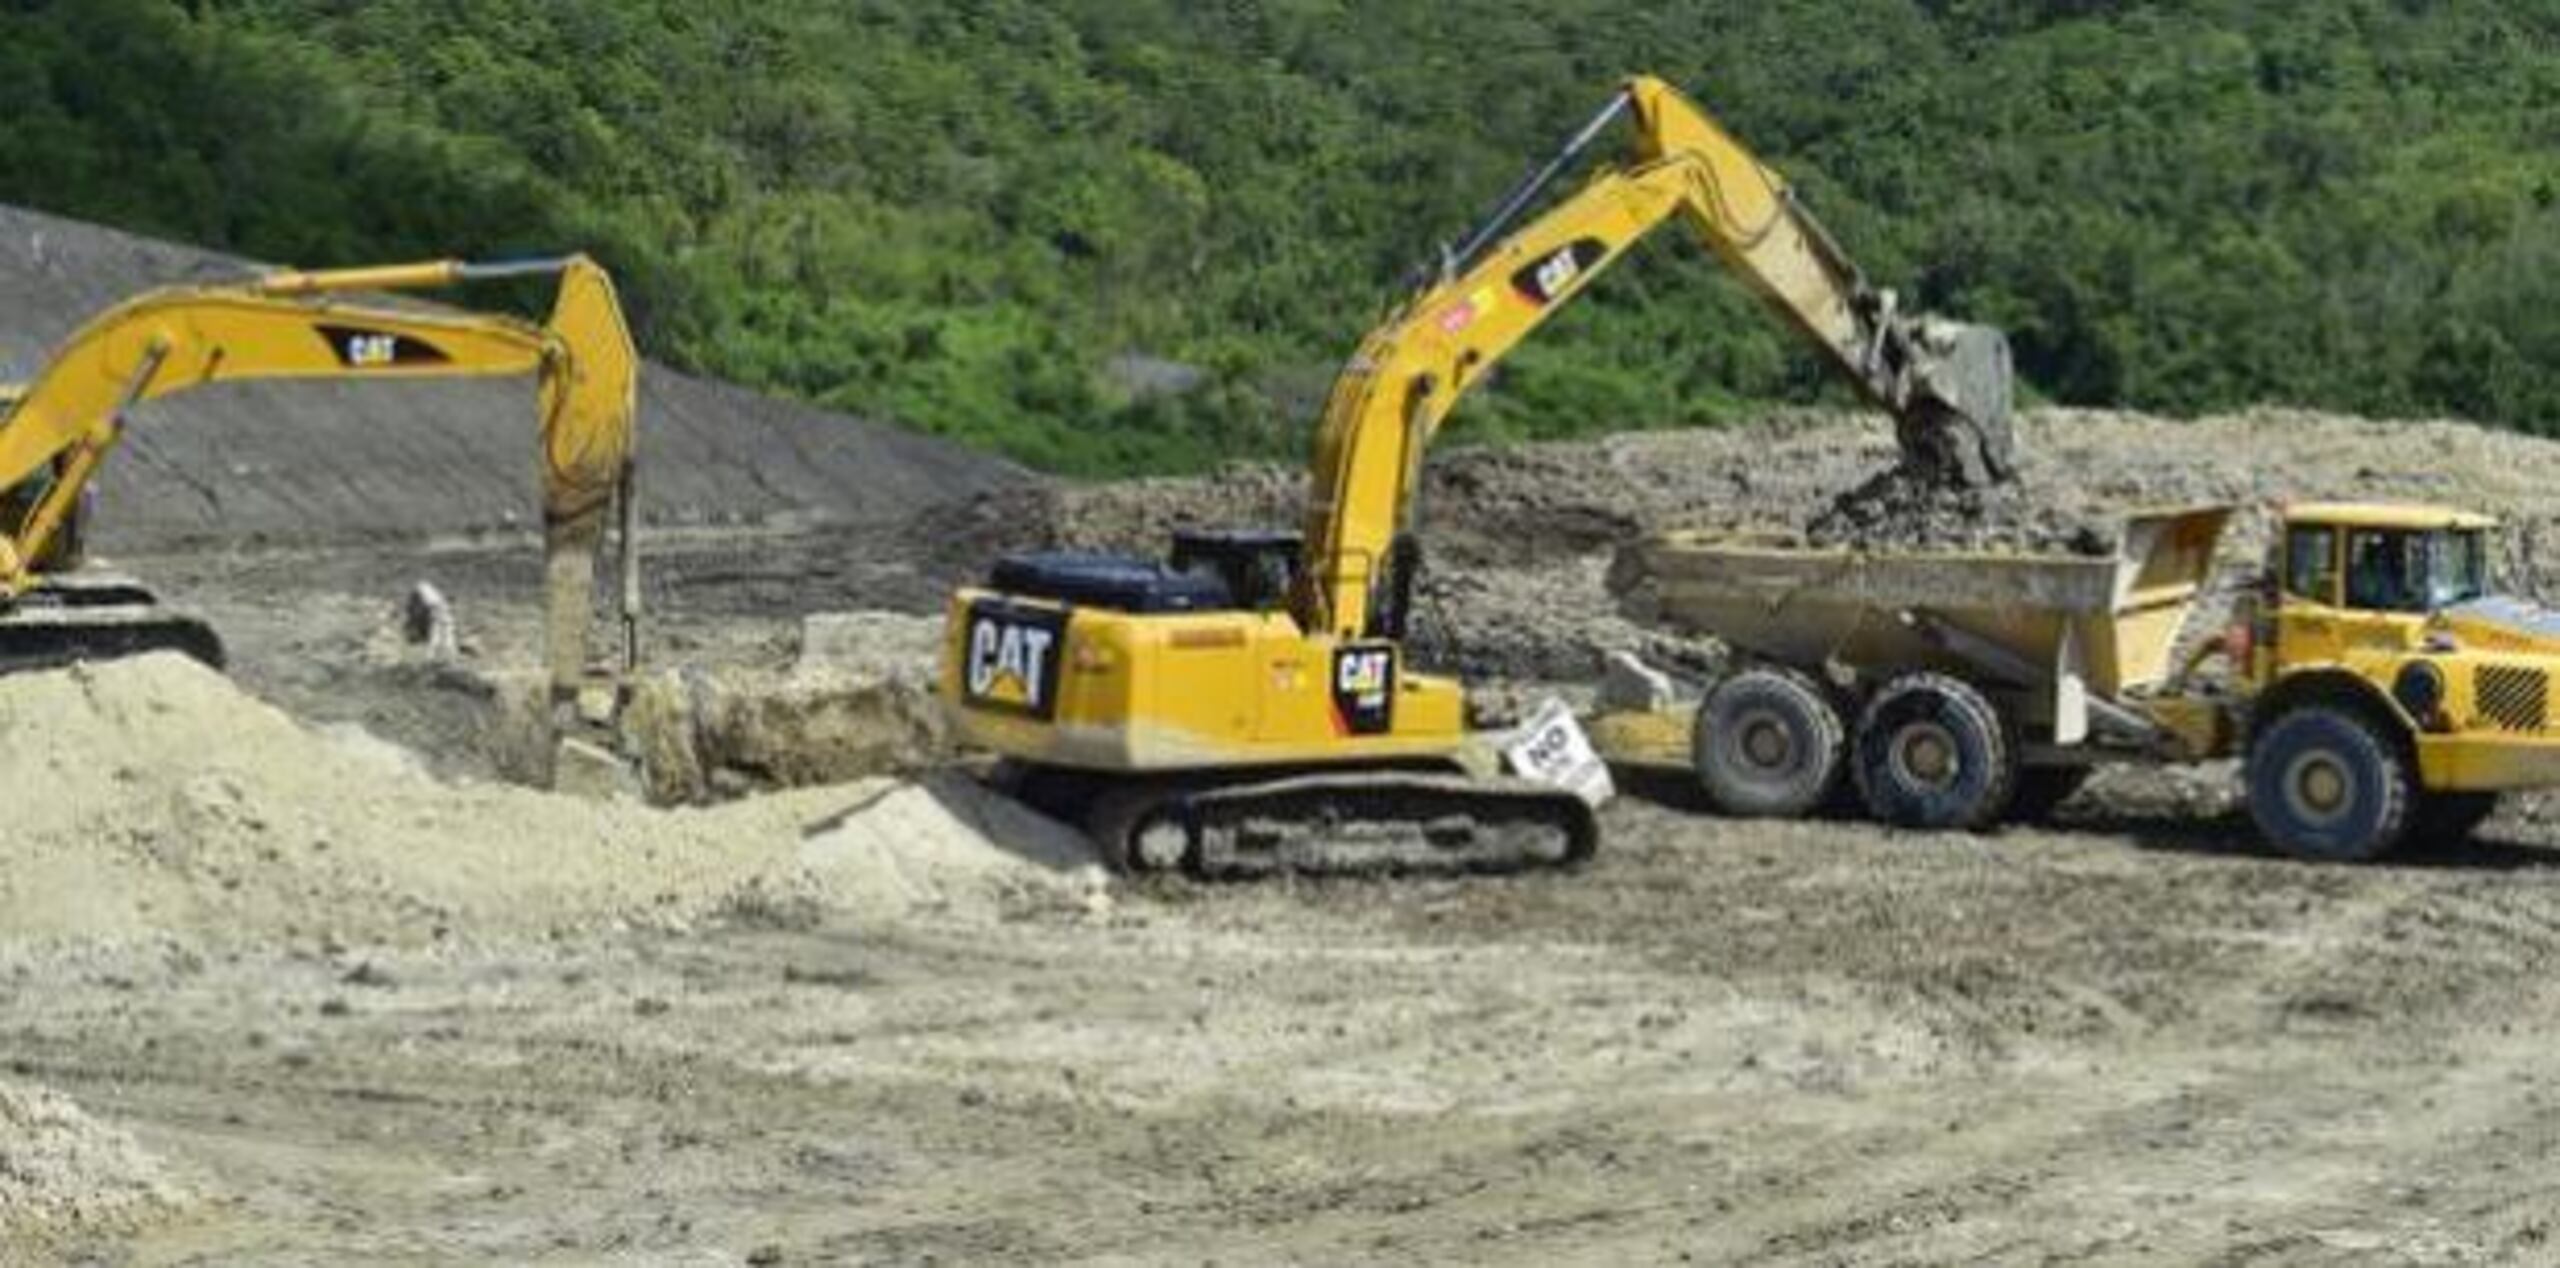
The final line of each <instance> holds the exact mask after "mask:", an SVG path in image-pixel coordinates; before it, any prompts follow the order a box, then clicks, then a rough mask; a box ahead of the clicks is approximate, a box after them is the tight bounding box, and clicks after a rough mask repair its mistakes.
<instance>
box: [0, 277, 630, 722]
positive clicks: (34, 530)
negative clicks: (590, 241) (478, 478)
mask: <svg viewBox="0 0 2560 1268" xmlns="http://www.w3.org/2000/svg"><path fill="white" fill-rule="evenodd" d="M537 275H548V276H555V277H557V278H558V279H559V292H558V295H557V297H556V299H555V300H554V305H553V308H552V312H551V316H550V320H549V321H548V322H547V323H546V324H544V325H541V326H536V325H534V324H532V323H531V322H527V321H523V320H520V319H517V318H514V317H508V316H499V315H491V314H484V313H470V312H453V311H448V310H437V309H427V308H425V307H423V306H420V307H405V306H403V307H394V306H391V305H388V304H385V303H383V302H381V301H379V300H374V301H364V300H354V299H348V298H345V297H346V296H349V295H350V294H357V295H370V294H376V293H383V292H405V291H416V290H422V289H429V288H442V287H450V286H457V285H461V284H464V283H470V282H484V281H493V280H498V279H504V278H516V277H525V276H537ZM638 364H639V358H638V354H637V352H636V351H635V350H634V349H633V347H632V342H631V335H630V331H629V329H628V328H627V326H626V325H625V323H624V321H623V315H622V307H621V303H620V301H619V299H618V298H617V297H616V295H615V292H614V286H613V280H612V278H611V277H610V276H609V275H608V274H607V273H606V272H605V270H604V269H603V268H602V267H601V266H599V265H598V264H596V263H595V262H594V261H593V260H590V259H588V258H587V257H585V256H569V257H565V258H559V259H546V260H528V261H509V262H503V263H490V264H471V263H463V262H460V261H453V260H444V261H433V262H429V263H423V264H407V265H393V266H387V267H375V268H355V269H339V270H331V271H323V272H301V271H295V270H285V271H280V272H275V273H271V274H268V275H265V276H262V277H257V278H253V279H250V280H247V281H243V282H239V283H236V284H227V285H206V286H177V287H169V288H165V289H162V290H156V291H152V292H150V293H147V294H144V295H142V296H139V297H137V298H134V299H131V300H128V301H126V302H125V303H123V304H121V305H119V306H117V307H115V308H113V309H111V310H109V311H107V312H106V313H104V314H102V315H100V316H98V317H97V318H95V319H93V320H92V321H90V322H89V324H88V325H86V326H85V327H83V328H81V329H80V331H79V332H78V333H76V334H74V335H72V336H71V338H70V339H69V340H68V341H67V342H65V343H64V344H63V345H62V346H61V347H59V348H58V349H56V350H55V352H54V354H53V356H52V359H51V360H50V361H48V362H46V363H45V365H44V366H43V367H42V369H41V370H40V371H39V372H38V373H37V374H36V375H35V377H34V378H32V379H31V380H30V381H28V382H27V383H25V384H23V385H0V672H7V671H11V670H24V669H34V668H47V667H53V666H59V665H65V664H69V663H72V662H75V661H96V660H107V659H113V658H116V657H120V656H131V655H138V654H141V653H145V652H153V651H176V652H182V653H185V654H187V655H190V656H193V657H195V658H197V659H199V660H201V661H204V662H205V663H207V664H209V665H212V666H214V667H216V668H219V667H220V666H221V664H222V660H223V648H222V642H221V639H220V637H219V636H218V635H216V633H215V632H214V631H213V630H212V629H211V628H210V627H209V626H207V625H206V624H205V622H203V621H202V620H201V619H199V618H197V617H195V616H193V615H191V614H189V613H186V612H184V611H182V610H179V609H176V608H173V607H170V606H168V605H166V604H164V603H162V602H161V601H160V600H159V598H158V597H157V596H156V595H154V594H153V593H152V592H151V590H150V589H149V588H147V587H145V586H143V585H142V584H140V583H139V582H136V581H133V580H131V579H129V578H125V577H121V576H115V575H110V574H106V573H103V572H101V571H99V570H97V569H95V568H93V567H91V566H89V565H88V561H87V560H86V559H85V558H84V554H85V552H84V551H83V550H82V545H81V543H82V536H83V528H84V523H83V521H84V520H85V519H86V517H87V514H88V507H89V503H90V496H89V495H90V490H91V488H92V486H93V483H94V481H95V480H96V478H97V475H98V472H99V470H100V469H101V466H102V465H103V464H104V463H105V462H106V461H107V460H108V459H109V458H110V456H111V455H112V454H113V453H114V452H115V450H116V447H117V445H118V444H119V443H120V442H121V441H122V440H123V439H124V437H125V434H126V431H127V430H128V428H129V427H130V425H131V416H132V412H133V411H134V409H135V408H136V407H137V406H140V405H142V404H143V403H145V402H147V401H152V400H157V399H159V398H162V397H166V396H171V395H174V394H177V393H180V392H185V391H188V390H190V389H194V388H199V387H205V386H208V385H212V384H217V383H235V382H243V381H248V380H255V379H416V378H443V377H464V376H490V375H527V374H530V375H534V376H537V378H538V388H537V398H538V409H539V411H540V431H541V436H540V439H541V458H542V493H543V522H544V541H545V551H546V555H547V572H546V578H547V581H546V584H547V595H546V603H547V605H548V608H549V615H548V617H547V625H546V629H545V633H544V644H545V653H544V654H545V658H546V667H547V669H548V672H549V674H550V677H551V683H552V691H553V699H554V701H555V702H556V703H563V704H565V703H568V702H569V701H571V700H574V699H576V698H577V697H578V695H579V693H580V692H581V690H582V689H583V688H585V687H586V686H588V685H589V684H588V683H587V682H586V676H587V670H588V667H589V665H590V658H589V655H588V647H587V637H588V625H589V620H590V614H591V605H592V604H593V602H594V589H595V573H596V564H597V561H598V557H599V555H600V553H601V550H602V547H603V544H604V539H605V536H606V529H607V520H608V518H609V516H610V515H611V512H612V509H613V508H614V507H616V506H617V505H618V506H619V507H620V510H621V514H620V532H619V534H618V536H619V539H620V546H621V556H622V558H621V570H622V591H623V593H622V605H621V606H622V619H623V634H624V640H623V641H624V646H623V667H624V668H625V669H626V670H627V669H629V668H630V667H631V662H632V660H633V658H634V657H635V656H636V654H637V628H636V622H637V617H638V585H637V575H636V571H635V570H636V568H637V566H638V563H637V554H636V551H635V549H634V547H633V536H632V528H633V519H632V516H633V505H632V497H631V493H632V418H633V414H634V412H635V410H636V400H637V396H636V391H637V383H638Z"/></svg>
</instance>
